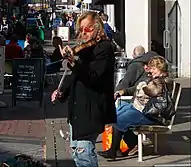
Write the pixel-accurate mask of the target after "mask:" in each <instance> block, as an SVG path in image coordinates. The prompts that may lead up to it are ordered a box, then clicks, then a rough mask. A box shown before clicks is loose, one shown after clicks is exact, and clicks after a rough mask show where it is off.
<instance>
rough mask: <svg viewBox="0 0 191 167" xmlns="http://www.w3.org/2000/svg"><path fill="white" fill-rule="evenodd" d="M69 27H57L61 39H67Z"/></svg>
mask: <svg viewBox="0 0 191 167" xmlns="http://www.w3.org/2000/svg"><path fill="white" fill-rule="evenodd" d="M69 34H70V33H69V27H58V36H59V37H60V38H61V39H62V41H69Z"/></svg>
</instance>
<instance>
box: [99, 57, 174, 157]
mask: <svg viewBox="0 0 191 167" xmlns="http://www.w3.org/2000/svg"><path fill="white" fill-rule="evenodd" d="M146 71H148V72H149V74H150V75H148V76H146V77H145V79H143V80H142V81H140V82H139V83H138V84H137V86H136V87H131V88H128V89H122V90H120V91H118V95H117V97H120V96H123V95H125V96H129V95H132V94H134V97H133V101H132V103H127V102H124V101H122V102H121V104H120V105H119V106H118V107H117V109H116V112H117V123H116V124H114V125H113V129H114V133H115V135H114V137H112V146H111V148H110V149H109V150H107V151H101V152H98V154H99V155H101V156H103V157H105V158H111V159H115V158H116V156H117V151H118V150H119V147H120V141H121V139H122V138H123V137H124V138H123V139H125V142H126V143H127V145H128V147H129V150H128V155H129V156H130V155H134V154H136V153H137V152H138V145H137V144H138V141H137V135H135V134H134V133H133V131H132V130H129V127H134V126H139V125H149V124H157V125H159V124H160V123H159V122H157V121H154V120H153V119H150V118H148V117H147V116H145V115H144V114H143V112H142V111H143V110H144V107H145V105H146V104H147V102H148V101H149V99H150V98H152V97H156V96H160V95H161V94H162V93H163V90H164V82H165V83H166V85H167V88H168V91H169V93H172V87H173V86H172V85H173V80H172V79H170V78H168V64H167V62H166V60H165V59H164V58H163V57H161V56H154V57H152V58H151V59H150V60H149V62H148V65H147V67H146ZM115 98H116V97H115ZM127 136H128V137H127Z"/></svg>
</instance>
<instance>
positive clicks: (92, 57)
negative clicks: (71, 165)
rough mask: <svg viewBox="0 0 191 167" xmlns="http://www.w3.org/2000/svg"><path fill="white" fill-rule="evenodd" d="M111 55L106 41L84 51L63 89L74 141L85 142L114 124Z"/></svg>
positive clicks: (111, 49) (112, 56)
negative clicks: (109, 124)
mask: <svg viewBox="0 0 191 167" xmlns="http://www.w3.org/2000/svg"><path fill="white" fill-rule="evenodd" d="M114 63H115V59H114V52H113V47H112V45H111V43H110V42H109V41H108V40H104V41H100V42H99V43H98V44H97V45H96V46H92V47H89V48H86V49H83V51H81V52H80V53H79V59H78V60H77V61H75V65H74V67H72V68H71V70H72V74H71V75H70V76H67V78H66V79H65V82H64V84H63V87H62V92H63V95H65V96H66V95H67V93H68V95H69V98H68V111H69V116H68V119H69V122H70V123H71V125H72V128H73V140H88V139H90V138H91V135H94V134H99V133H102V132H103V131H104V126H105V124H108V123H115V122H116V110H115V102H114V98H113V95H114Z"/></svg>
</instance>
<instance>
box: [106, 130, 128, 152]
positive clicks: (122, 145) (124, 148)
mask: <svg viewBox="0 0 191 167" xmlns="http://www.w3.org/2000/svg"><path fill="white" fill-rule="evenodd" d="M111 143H112V126H105V131H104V132H103V134H102V147H103V151H106V150H108V149H110V148H111ZM120 149H121V151H122V152H125V151H127V150H128V149H129V148H128V146H127V144H126V143H125V141H124V140H121V143H120Z"/></svg>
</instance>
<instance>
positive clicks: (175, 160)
mask: <svg viewBox="0 0 191 167" xmlns="http://www.w3.org/2000/svg"><path fill="white" fill-rule="evenodd" d="M178 82H180V83H181V84H182V86H183V94H182V95H181V100H180V104H179V110H178V113H177V116H176V119H175V125H174V128H173V130H172V131H173V134H167V135H159V139H158V141H160V142H159V148H158V154H154V153H153V145H152V143H149V144H146V145H144V149H143V150H144V151H143V152H144V158H143V159H144V162H142V163H139V162H137V156H133V157H124V158H121V159H117V160H116V161H108V160H106V159H104V158H102V157H100V156H98V160H99V165H100V167H102V166H103V167H104V166H113V167H114V166H130V167H132V166H134V167H136V166H137V167H138V166H145V167H153V166H154V165H156V164H163V165H165V164H170V165H171V166H172V164H176V165H178V164H181V163H183V164H191V162H190V159H191V152H190V135H189V134H190V125H188V124H190V119H189V118H190V115H191V113H190V111H188V109H189V106H191V105H190V99H189V98H190V91H191V89H190V88H191V86H190V80H188V79H178ZM182 106H185V107H182ZM181 108H187V109H186V112H185V111H182V110H181ZM66 110H67V109H66V108H65V107H64V105H63V104H62V105H60V104H58V105H57V106H56V108H52V107H48V109H47V113H54V114H57V115H61V114H59V113H62V114H63V113H64V112H65V111H66ZM182 115H184V116H186V119H185V118H184V117H182ZM52 120H53V121H54V122H55V124H56V125H55V127H56V141H57V153H58V164H59V167H74V166H75V165H74V162H73V161H72V158H71V156H70V154H69V143H68V141H66V140H63V139H62V138H61V137H60V134H59V129H60V128H63V129H64V131H68V125H67V123H66V119H65V117H61V116H60V117H59V118H58V117H53V116H52V117H51V118H50V117H49V118H48V119H46V124H47V131H46V159H47V161H48V162H51V164H52V166H55V161H54V143H53V132H52V127H51V121H52ZM183 136H187V137H188V140H185V139H184V138H183ZM96 150H98V151H99V150H102V145H101V135H100V136H99V138H98V140H97V143H96ZM167 166H168V165H167Z"/></svg>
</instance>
